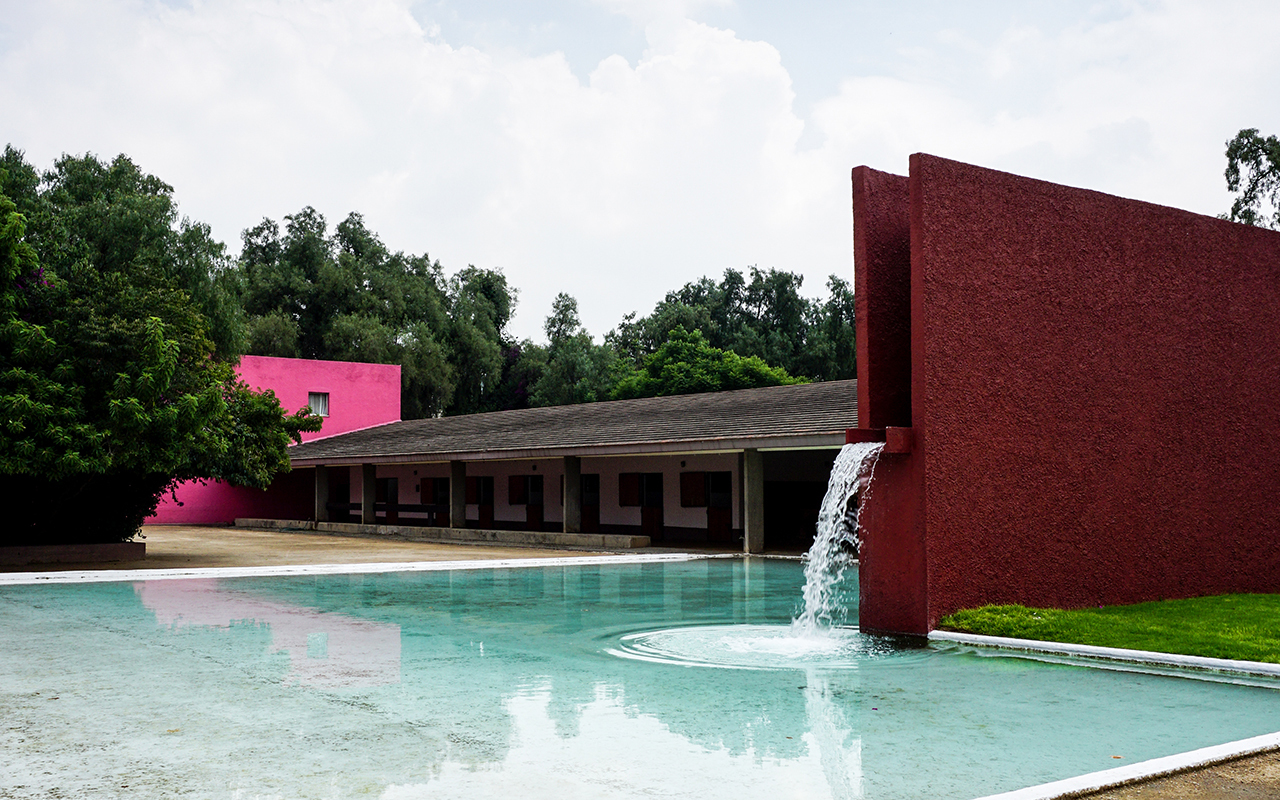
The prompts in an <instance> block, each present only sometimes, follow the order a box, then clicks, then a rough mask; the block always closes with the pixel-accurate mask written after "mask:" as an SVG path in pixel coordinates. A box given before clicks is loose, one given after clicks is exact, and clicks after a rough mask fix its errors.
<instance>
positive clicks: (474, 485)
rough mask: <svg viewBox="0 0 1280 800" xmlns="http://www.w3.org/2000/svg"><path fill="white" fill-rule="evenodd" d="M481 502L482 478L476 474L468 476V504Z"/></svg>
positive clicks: (472, 504)
mask: <svg viewBox="0 0 1280 800" xmlns="http://www.w3.org/2000/svg"><path fill="white" fill-rule="evenodd" d="M479 502H480V479H479V478H477V477H476V476H475V475H468V476H467V505H469V506H474V505H477V504H479Z"/></svg>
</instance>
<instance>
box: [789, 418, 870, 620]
mask: <svg viewBox="0 0 1280 800" xmlns="http://www.w3.org/2000/svg"><path fill="white" fill-rule="evenodd" d="M883 449H884V445H883V444H878V443H866V444H846V445H845V446H844V448H843V449H842V450H841V451H840V455H839V456H837V457H836V463H835V464H833V465H832V466H831V479H830V480H829V481H828V482H827V494H826V496H825V497H823V498H822V509H821V510H820V511H819V512H818V530H817V534H816V535H815V536H814V539H813V547H811V548H809V553H808V555H807V556H806V557H805V558H806V563H805V566H804V610H802V611H801V612H800V616H798V617H796V618H795V620H793V621H792V623H791V628H792V631H793V632H794V633H796V634H798V635H813V634H817V633H819V632H821V631H822V630H825V629H827V628H829V627H830V626H831V625H839V624H841V623H843V622H844V616H845V605H844V604H843V603H842V602H840V600H841V598H840V596H839V591H838V590H839V586H840V580H841V579H842V578H843V577H844V571H845V569H847V568H848V567H849V565H850V564H852V563H853V560H854V557H855V554H856V553H857V552H858V510H859V509H860V508H861V506H862V505H863V504H864V503H865V502H866V498H867V493H868V492H867V487H868V486H869V484H870V482H871V472H872V470H873V469H875V465H876V459H877V458H878V457H879V456H880V451H881V450H883Z"/></svg>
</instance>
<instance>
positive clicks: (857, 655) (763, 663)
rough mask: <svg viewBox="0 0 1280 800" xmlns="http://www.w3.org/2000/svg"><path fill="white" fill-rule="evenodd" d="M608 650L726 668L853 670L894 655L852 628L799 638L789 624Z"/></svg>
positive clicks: (655, 636)
mask: <svg viewBox="0 0 1280 800" xmlns="http://www.w3.org/2000/svg"><path fill="white" fill-rule="evenodd" d="M609 652H610V653H612V654H613V655H616V656H621V657H623V658H633V659H638V660H641V661H653V662H657V663H662V664H677V665H680V666H685V667H720V668H724V669H812V668H815V667H818V668H823V669H853V668H855V667H857V665H858V664H859V663H860V662H863V661H867V660H868V659H872V658H882V657H884V656H887V655H890V654H892V653H894V652H897V651H896V649H895V648H894V647H893V646H892V645H891V644H890V643H888V642H887V641H886V640H883V639H879V638H877V637H872V636H864V635H863V634H861V633H859V632H858V630H857V629H856V628H828V629H826V630H824V631H822V632H820V633H816V634H810V635H803V634H797V632H796V631H795V630H794V629H793V628H792V627H791V626H790V625H703V626H698V627H690V628H668V629H666V630H660V631H647V632H645V633H633V634H629V635H627V636H623V637H622V638H621V639H620V640H619V643H618V646H617V647H616V648H610V649H609Z"/></svg>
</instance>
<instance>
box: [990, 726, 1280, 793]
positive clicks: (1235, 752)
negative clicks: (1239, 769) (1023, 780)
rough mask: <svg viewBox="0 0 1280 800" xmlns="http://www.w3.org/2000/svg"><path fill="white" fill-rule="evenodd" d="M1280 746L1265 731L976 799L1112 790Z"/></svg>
mask: <svg viewBox="0 0 1280 800" xmlns="http://www.w3.org/2000/svg"><path fill="white" fill-rule="evenodd" d="M1277 748H1280V732H1278V733H1266V734H1263V735H1262V736H1254V737H1252V738H1249V739H1241V740H1239V741H1236V742H1227V743H1226V744H1219V745H1214V746H1213V747H1202V748H1200V749H1199V750H1191V751H1189V752H1186V753H1178V754H1177V755H1172V756H1165V757H1163V758H1153V759H1151V760H1150V761H1139V762H1138V763H1136V764H1128V765H1126V766H1123V767H1116V768H1114V769H1104V770H1101V771H1099V772H1090V773H1088V774H1087V775H1080V776H1077V777H1075V778H1067V779H1065V780H1060V781H1054V782H1052V783H1042V784H1040V785H1039V786H1028V787H1027V788H1025V789H1016V790H1014V791H1012V792H1003V793H1001V794H992V795H987V796H985V797H980V798H977V800H1055V799H1056V798H1066V797H1076V796H1078V795H1081V794H1086V793H1088V792H1096V791H1100V790H1103V789H1115V788H1119V787H1122V786H1128V785H1130V784H1134V783H1141V782H1143V781H1148V780H1151V779H1152V778H1160V777H1164V776H1166V775H1174V774H1177V773H1179V772H1186V771H1187V770H1191V769H1196V768H1197V767H1207V766H1209V765H1211V764H1218V763H1221V762H1223V761H1231V760H1234V759H1237V758H1243V757H1245V756H1251V755H1256V754H1258V753H1265V752H1267V751H1270V750H1275V749H1277Z"/></svg>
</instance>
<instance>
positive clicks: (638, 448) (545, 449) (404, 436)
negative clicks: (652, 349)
mask: <svg viewBox="0 0 1280 800" xmlns="http://www.w3.org/2000/svg"><path fill="white" fill-rule="evenodd" d="M857 383H858V382H857V381H854V380H847V381H827V382H824V383H808V384H802V385H799V386H770V387H766V388H761V389H739V390H737V391H731V392H714V393H709V394H689V395H678V396H675V397H649V398H644V399H641V400H614V401H610V402H605V403H584V404H581V405H572V406H554V407H551V408H526V409H519V410H516V411H495V412H491V413H487V414H467V415H465V416H458V417H440V418H436V419H418V420H409V421H405V422H393V423H390V424H387V425H381V426H378V427H376V428H368V429H365V430H361V431H352V432H350V433H344V434H341V435H338V436H331V437H328V438H324V439H317V440H314V441H310V442H306V443H304V444H300V445H296V446H294V447H291V448H290V449H289V453H290V458H291V459H292V461H293V463H294V464H295V465H297V466H310V465H314V464H351V463H361V462H370V463H386V462H427V461H445V460H454V459H456V460H462V461H469V460H481V459H485V460H492V459H504V458H547V457H558V456H568V455H624V454H628V453H661V452H705V451H716V450H740V449H743V448H746V447H757V448H761V449H767V448H788V449H798V448H803V447H839V446H840V445H842V444H844V430H845V428H853V427H857V424H858V392H857Z"/></svg>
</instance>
